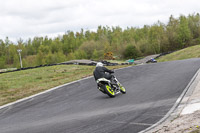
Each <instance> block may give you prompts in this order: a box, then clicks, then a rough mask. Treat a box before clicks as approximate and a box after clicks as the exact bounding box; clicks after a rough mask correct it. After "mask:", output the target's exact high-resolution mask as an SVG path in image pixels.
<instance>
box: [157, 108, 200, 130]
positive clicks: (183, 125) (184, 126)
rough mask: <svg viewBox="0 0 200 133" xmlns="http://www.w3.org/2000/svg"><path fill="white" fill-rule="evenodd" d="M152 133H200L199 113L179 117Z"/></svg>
mask: <svg viewBox="0 0 200 133" xmlns="http://www.w3.org/2000/svg"><path fill="white" fill-rule="evenodd" d="M153 133H200V111H196V112H194V113H192V114H187V115H181V116H179V117H177V118H176V119H174V120H173V121H172V122H170V123H168V124H165V125H164V126H162V127H161V128H160V129H158V130H156V131H154V132H153Z"/></svg>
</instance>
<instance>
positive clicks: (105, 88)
mask: <svg viewBox="0 0 200 133" xmlns="http://www.w3.org/2000/svg"><path fill="white" fill-rule="evenodd" d="M104 90H105V92H106V94H108V96H109V97H115V91H114V90H113V89H112V88H111V87H110V86H109V85H107V84H106V85H105V86H104Z"/></svg>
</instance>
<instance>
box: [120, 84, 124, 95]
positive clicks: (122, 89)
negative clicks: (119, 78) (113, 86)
mask: <svg viewBox="0 0 200 133" xmlns="http://www.w3.org/2000/svg"><path fill="white" fill-rule="evenodd" d="M119 87H120V91H121V93H123V94H126V89H125V88H124V86H122V85H120V86H119Z"/></svg>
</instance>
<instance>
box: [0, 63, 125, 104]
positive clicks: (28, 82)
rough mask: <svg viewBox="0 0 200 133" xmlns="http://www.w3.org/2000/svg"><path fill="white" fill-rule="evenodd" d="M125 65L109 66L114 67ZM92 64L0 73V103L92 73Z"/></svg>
mask: <svg viewBox="0 0 200 133" xmlns="http://www.w3.org/2000/svg"><path fill="white" fill-rule="evenodd" d="M121 67H125V66H109V67H108V68H109V69H116V68H121ZM94 68H95V67H94V66H81V65H58V66H50V67H42V68H36V69H30V70H24V71H17V72H11V73H4V74H0V79H1V80H0V105H4V104H6V103H10V102H13V101H16V100H18V99H21V98H24V97H27V96H30V95H33V94H36V93H39V92H42V91H44V90H47V89H50V88H53V87H55V86H59V85H62V84H65V83H69V82H71V81H75V80H78V79H81V78H84V77H87V76H90V75H92V74H93V70H94Z"/></svg>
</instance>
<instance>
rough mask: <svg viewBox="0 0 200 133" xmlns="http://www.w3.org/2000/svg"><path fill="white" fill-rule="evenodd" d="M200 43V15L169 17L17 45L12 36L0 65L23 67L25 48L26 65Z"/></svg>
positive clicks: (1, 50)
mask: <svg viewBox="0 0 200 133" xmlns="http://www.w3.org/2000/svg"><path fill="white" fill-rule="evenodd" d="M197 44H200V15H199V13H194V14H190V15H188V16H184V15H180V16H179V17H178V18H175V17H174V16H173V15H171V16H170V17H169V21H168V23H167V24H164V23H162V22H160V21H158V22H156V23H155V24H153V25H150V26H149V25H144V26H143V27H142V28H139V27H127V28H126V29H122V28H121V27H119V26H116V27H108V26H99V27H98V28H97V31H96V32H94V31H90V30H86V31H84V30H83V29H81V31H80V32H73V31H67V32H66V33H65V34H63V35H61V36H58V37H56V38H49V37H48V36H46V37H34V38H33V39H28V40H26V41H24V40H22V39H19V40H18V41H17V43H16V44H14V43H13V42H11V41H10V40H9V38H8V37H6V39H5V40H2V39H0V68H1V69H2V68H7V67H17V68H20V63H19V55H18V52H17V49H22V52H21V55H22V62H23V66H24V67H30V66H36V65H43V64H52V63H59V62H64V61H67V60H73V59H93V60H102V59H104V58H105V57H104V55H105V53H108V52H111V53H113V56H114V57H115V58H116V59H129V58H134V59H136V58H138V57H142V56H146V55H151V54H159V53H163V52H168V51H175V50H178V49H182V48H185V47H188V46H192V45H197Z"/></svg>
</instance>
